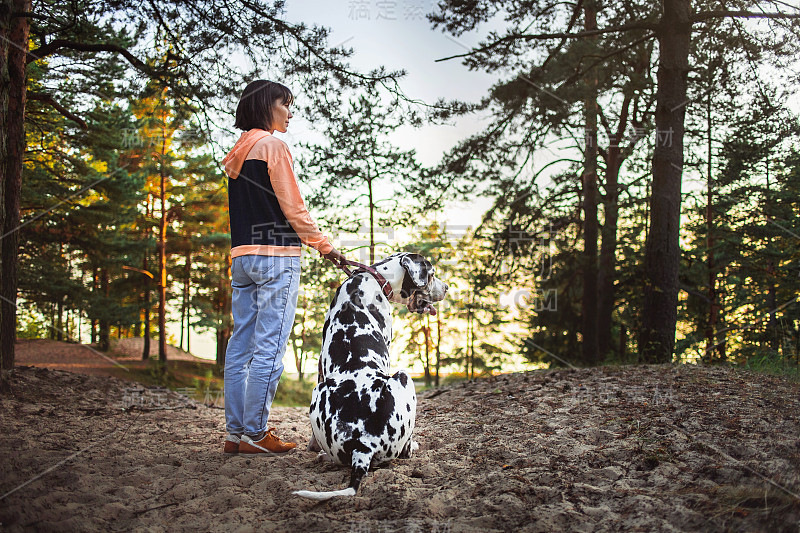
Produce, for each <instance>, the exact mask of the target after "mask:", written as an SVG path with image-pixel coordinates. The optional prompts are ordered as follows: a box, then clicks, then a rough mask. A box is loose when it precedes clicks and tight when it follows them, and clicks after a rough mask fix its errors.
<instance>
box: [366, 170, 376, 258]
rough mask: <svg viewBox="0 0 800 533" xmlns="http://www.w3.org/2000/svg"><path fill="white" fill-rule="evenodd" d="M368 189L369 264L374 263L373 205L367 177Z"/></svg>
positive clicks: (370, 186) (369, 180) (369, 182)
mask: <svg viewBox="0 0 800 533" xmlns="http://www.w3.org/2000/svg"><path fill="white" fill-rule="evenodd" d="M367 187H368V189H369V264H370V265H371V264H373V263H375V203H374V200H373V198H372V178H371V177H367Z"/></svg>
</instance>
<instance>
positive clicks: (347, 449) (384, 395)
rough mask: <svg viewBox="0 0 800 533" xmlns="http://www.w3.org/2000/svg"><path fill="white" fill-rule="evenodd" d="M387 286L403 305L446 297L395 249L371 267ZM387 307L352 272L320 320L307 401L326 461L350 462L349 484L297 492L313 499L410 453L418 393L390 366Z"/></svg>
mask: <svg viewBox="0 0 800 533" xmlns="http://www.w3.org/2000/svg"><path fill="white" fill-rule="evenodd" d="M373 268H375V269H376V270H377V271H378V272H379V273H381V274H382V275H383V276H384V277H385V278H386V279H387V281H389V283H390V284H391V286H392V289H393V292H394V295H393V297H392V301H393V302H395V303H400V304H404V305H407V306H408V308H409V310H411V311H415V312H420V313H425V312H430V313H435V311H434V310H433V308H432V306H431V302H435V301H439V300H442V299H443V298H444V295H445V293H446V291H447V285H445V284H444V283H442V282H441V281H440V280H438V279H436V277H435V275H434V269H433V266H432V265H431V263H430V262H428V261H427V260H425V259H424V258H423V257H422V256H420V255H418V254H411V253H400V254H393V255H391V256H389V257H388V258H386V259H384V260H383V261H380V262H378V263H376V264H375V265H373ZM391 312H392V307H391V303H390V302H389V300H387V298H386V296H385V295H384V293H383V291H382V290H381V287H380V285H379V283H378V282H377V281H376V279H375V278H374V277H373V276H372V275H371V274H369V273H367V272H358V273H356V274H354V275H353V276H351V277H350V278H348V279H347V281H345V282H344V283H343V284H342V286H341V287H339V290H338V291H337V292H336V296H335V297H334V300H333V302H332V303H331V306H330V309H329V310H328V314H327V317H326V319H325V325H324V327H323V332H322V350H321V353H320V381H319V383H318V384H317V386H316V388H315V389H314V392H313V394H312V398H311V409H310V418H311V427H312V431H313V437H314V438H313V440H315V441H316V443H317V444H318V446H319V447H320V448H321V449H322V451H323V452H324V453H325V454H326V455H327V456H328V458H329V459H330V460H332V461H334V462H336V463H340V464H343V465H350V466H351V467H352V475H351V479H350V487H349V488H348V489H346V490H342V491H331V492H322V493H318V492H309V491H300V492H297V494H300V495H301V496H306V497H310V498H316V499H326V498H329V497H332V496H340V495H353V494H355V492H356V490H357V488H358V484H359V482H360V481H361V478H362V477H363V476H364V475H365V474H366V472H367V470H368V469H369V467H370V465H371V464H379V463H384V462H387V461H390V460H392V459H395V458H398V457H410V456H411V454H412V452H413V451H414V450H415V449H416V448H417V443H416V442H415V441H414V440H413V432H414V421H415V418H416V408H417V396H416V393H415V391H414V383H413V382H412V380H411V376H409V374H408V373H407V372H406V371H404V370H400V371H399V372H396V373H394V374H391V373H390V370H389V343H390V341H391V338H392V324H391Z"/></svg>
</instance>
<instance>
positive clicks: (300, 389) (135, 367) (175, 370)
mask: <svg viewBox="0 0 800 533" xmlns="http://www.w3.org/2000/svg"><path fill="white" fill-rule="evenodd" d="M125 366H126V367H127V368H128V371H127V372H126V371H125V370H124V369H123V368H118V367H115V368H114V370H113V372H114V374H116V375H117V377H119V378H122V379H126V380H132V381H136V382H138V383H141V384H142V385H144V386H146V387H166V388H168V389H172V390H175V391H178V392H180V393H181V394H184V395H185V396H188V397H190V398H192V399H193V400H196V401H198V402H202V403H213V404H214V405H216V406H218V407H222V406H223V405H224V403H223V402H224V392H223V389H224V377H223V375H222V371H221V370H220V369H219V368H218V367H217V365H216V363H214V362H209V363H205V362H199V361H169V360H168V361H167V362H166V364H161V362H160V361H158V360H157V359H149V360H147V361H141V362H138V361H137V362H133V363H132V362H130V361H125ZM315 385H316V381H314V382H312V381H307V380H306V381H302V382H300V381H297V380H296V379H293V378H288V377H286V376H281V381H280V384H279V385H278V391H277V392H276V393H275V399H274V400H273V403H272V404H273V405H276V406H281V407H307V406H309V405H310V404H311V391H312V390H313V389H314V386H315Z"/></svg>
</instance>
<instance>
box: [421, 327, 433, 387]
mask: <svg viewBox="0 0 800 533" xmlns="http://www.w3.org/2000/svg"><path fill="white" fill-rule="evenodd" d="M423 320H424V322H423V326H422V332H423V334H424V337H425V386H426V387H430V386H431V327H430V323H429V320H428V316H427V315H426V316H425V318H424V319H423Z"/></svg>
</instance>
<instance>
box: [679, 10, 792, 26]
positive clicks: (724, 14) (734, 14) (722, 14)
mask: <svg viewBox="0 0 800 533" xmlns="http://www.w3.org/2000/svg"><path fill="white" fill-rule="evenodd" d="M716 18H759V19H765V18H766V19H796V18H800V13H759V12H755V11H725V10H721V9H720V10H714V11H706V12H704V13H695V14H694V15H692V16H690V17H689V22H692V23H694V22H703V21H704V20H709V19H716Z"/></svg>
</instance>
